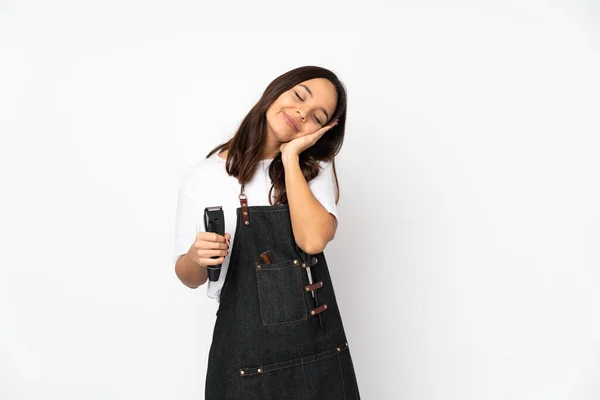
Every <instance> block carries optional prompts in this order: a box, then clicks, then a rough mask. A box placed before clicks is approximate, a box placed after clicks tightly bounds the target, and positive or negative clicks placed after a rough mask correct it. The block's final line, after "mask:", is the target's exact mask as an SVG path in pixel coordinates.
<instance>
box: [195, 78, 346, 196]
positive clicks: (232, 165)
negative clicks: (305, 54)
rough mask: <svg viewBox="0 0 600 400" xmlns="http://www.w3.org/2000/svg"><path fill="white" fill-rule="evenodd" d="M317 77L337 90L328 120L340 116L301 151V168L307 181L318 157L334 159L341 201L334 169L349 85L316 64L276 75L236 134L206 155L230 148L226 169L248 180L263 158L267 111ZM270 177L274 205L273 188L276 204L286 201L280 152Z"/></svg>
mask: <svg viewBox="0 0 600 400" xmlns="http://www.w3.org/2000/svg"><path fill="white" fill-rule="evenodd" d="M316 78H325V79H327V80H329V81H330V82H331V83H332V84H333V85H334V86H335V89H336V91H337V95H338V100H337V105H336V108H335V111H334V112H333V114H332V115H331V118H330V119H329V120H328V121H327V122H326V124H329V123H330V121H335V120H336V119H337V120H338V124H337V125H336V126H334V127H333V128H332V129H330V130H328V131H327V132H326V134H324V135H322V136H321V137H320V138H319V140H317V142H316V143H315V144H314V145H312V146H311V147H309V148H308V149H306V150H304V151H303V152H302V153H300V157H299V158H300V168H301V169H302V174H303V175H304V178H305V179H306V181H307V182H310V181H311V180H312V179H313V178H315V177H316V176H317V175H318V174H319V170H320V166H319V161H325V162H331V164H332V167H333V175H334V177H335V186H336V198H335V202H336V204H337V203H338V201H339V197H340V190H339V184H338V179H337V173H336V169H335V156H336V155H337V154H338V153H339V151H340V148H341V147H342V143H343V142H344V130H345V126H346V104H347V97H346V88H345V87H344V85H343V84H342V82H341V81H340V80H339V79H338V77H337V76H336V75H335V74H334V73H333V72H331V71H330V70H328V69H326V68H322V67H317V66H304V67H299V68H295V69H293V70H291V71H288V72H286V73H284V74H282V75H280V76H278V77H277V78H275V79H274V80H273V81H272V82H271V83H270V84H269V85H268V86H267V88H266V89H265V91H264V92H263V94H262V96H261V98H260V100H258V102H257V103H256V104H255V105H254V107H252V109H251V110H250V112H248V114H247V115H246V117H245V118H244V119H243V121H242V122H241V124H240V126H239V128H238V130H237V132H236V133H235V135H234V136H233V137H232V138H231V139H229V140H228V141H227V142H225V143H223V144H220V145H218V146H217V147H215V148H214V149H212V150H211V151H210V153H208V155H207V156H206V158H208V157H210V156H211V155H213V154H214V153H215V152H217V151H218V152H219V153H220V152H221V151H222V150H223V151H224V150H228V152H227V161H226V163H225V169H226V171H227V173H228V174H229V175H230V176H234V177H236V178H237V179H238V182H239V183H240V185H241V184H243V183H247V182H249V181H250V180H251V179H252V177H253V176H254V172H255V170H256V167H257V165H258V163H259V162H260V160H262V159H263V149H264V146H265V143H266V136H267V129H266V128H267V118H266V112H267V109H268V108H269V107H270V106H271V104H272V103H273V102H274V101H275V100H277V98H278V97H279V96H280V95H281V94H282V93H284V92H285V91H287V90H290V89H291V88H293V87H294V86H296V85H297V84H299V83H301V82H304V81H307V80H310V79H316ZM269 177H270V178H271V181H272V182H273V184H272V185H271V189H270V190H269V203H270V204H271V205H273V203H272V201H271V198H272V194H271V193H272V191H273V190H275V195H274V196H273V197H274V198H275V204H286V203H287V194H286V190H285V170H284V167H283V163H282V161H281V152H280V153H278V154H277V156H276V157H275V158H274V159H273V161H271V165H270V167H269Z"/></svg>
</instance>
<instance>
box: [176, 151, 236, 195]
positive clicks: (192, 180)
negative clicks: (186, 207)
mask: <svg viewBox="0 0 600 400" xmlns="http://www.w3.org/2000/svg"><path fill="white" fill-rule="evenodd" d="M215 157H218V156H215V154H213V155H212V156H210V157H208V158H201V159H199V160H198V161H196V162H195V163H194V164H192V165H191V166H189V167H188V168H187V169H186V170H185V171H184V173H183V176H182V177H181V180H180V182H179V189H180V190H182V191H184V192H186V193H188V194H192V193H195V192H197V191H198V190H199V189H200V188H201V187H205V185H206V184H208V183H213V182H212V181H214V180H218V179H219V177H220V174H219V172H224V171H225V166H224V162H223V163H221V162H220V161H221V160H218V159H216V158H215ZM221 170H222V171H221Z"/></svg>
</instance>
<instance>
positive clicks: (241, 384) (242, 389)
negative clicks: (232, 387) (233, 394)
mask: <svg viewBox="0 0 600 400" xmlns="http://www.w3.org/2000/svg"><path fill="white" fill-rule="evenodd" d="M238 375H239V377H240V389H241V392H242V400H244V399H245V397H244V382H243V381H242V375H241V374H238Z"/></svg>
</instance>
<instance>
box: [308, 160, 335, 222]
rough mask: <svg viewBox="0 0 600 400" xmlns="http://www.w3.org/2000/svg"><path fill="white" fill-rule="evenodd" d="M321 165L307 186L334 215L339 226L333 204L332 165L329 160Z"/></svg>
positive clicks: (333, 180) (333, 181) (333, 177)
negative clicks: (317, 173)
mask: <svg viewBox="0 0 600 400" xmlns="http://www.w3.org/2000/svg"><path fill="white" fill-rule="evenodd" d="M321 166H322V169H321V171H319V175H317V176H316V177H315V178H313V180H311V181H310V182H308V186H309V187H310V190H311V191H312V193H313V195H314V196H315V197H316V198H317V200H319V202H320V203H321V204H322V205H323V207H325V209H326V210H327V211H329V212H330V213H331V214H333V215H334V216H335V218H336V219H337V220H338V226H339V217H338V209H337V204H335V195H336V191H335V176H334V175H333V166H332V164H331V162H327V163H322V164H321Z"/></svg>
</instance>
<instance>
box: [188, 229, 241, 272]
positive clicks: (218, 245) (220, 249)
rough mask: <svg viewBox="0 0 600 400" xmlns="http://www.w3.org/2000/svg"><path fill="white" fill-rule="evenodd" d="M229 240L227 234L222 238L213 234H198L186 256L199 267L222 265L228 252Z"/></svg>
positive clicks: (229, 236)
mask: <svg viewBox="0 0 600 400" xmlns="http://www.w3.org/2000/svg"><path fill="white" fill-rule="evenodd" d="M230 238H231V235H230V234H229V233H226V234H225V235H224V236H223V235H219V234H218V233H215V232H198V233H197V234H196V240H194V243H192V245H191V246H190V249H189V250H188V253H187V255H188V257H189V258H190V259H191V260H192V261H193V262H194V263H196V264H197V265H198V266H200V267H207V266H209V265H219V264H222V263H223V260H225V257H226V256H227V253H228V252H229V251H228V250H229V244H230V242H229V239H230ZM211 257H217V258H211Z"/></svg>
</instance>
